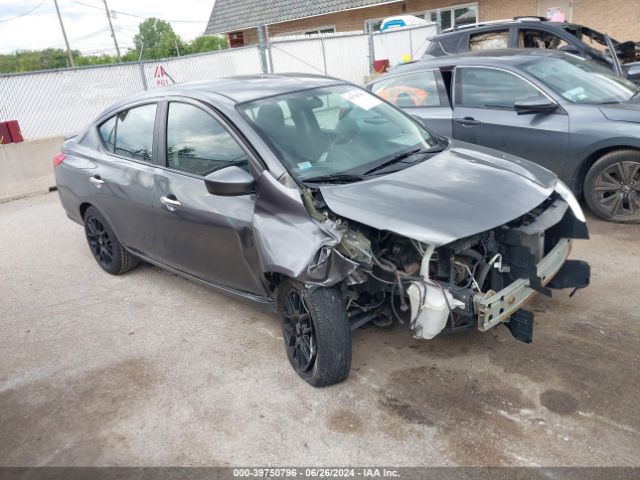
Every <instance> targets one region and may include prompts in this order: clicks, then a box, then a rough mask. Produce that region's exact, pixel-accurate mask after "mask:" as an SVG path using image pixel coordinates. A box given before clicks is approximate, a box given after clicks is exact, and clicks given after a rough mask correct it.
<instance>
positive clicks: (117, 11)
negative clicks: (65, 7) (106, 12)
mask: <svg viewBox="0 0 640 480" xmlns="http://www.w3.org/2000/svg"><path fill="white" fill-rule="evenodd" d="M69 1H70V2H73V3H77V4H78V5H84V6H85V7H90V8H97V9H99V10H102V8H103V7H98V6H97V5H90V4H88V3H84V2H80V1H79V0H69ZM111 13H116V14H118V15H125V16H127V17H135V18H142V19H143V20H146V19H147V18H149V17H148V16H147V17H145V16H143V15H136V14H135V13H127V12H122V11H120V10H113V9H111ZM161 20H164V21H165V22H170V23H203V22H206V20H167V19H161Z"/></svg>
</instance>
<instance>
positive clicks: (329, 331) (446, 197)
mask: <svg viewBox="0 0 640 480" xmlns="http://www.w3.org/2000/svg"><path fill="white" fill-rule="evenodd" d="M54 165H55V175H56V181H57V185H58V191H59V195H60V200H61V202H62V205H63V206H64V208H65V210H66V212H67V215H68V216H69V217H70V218H71V219H72V220H75V221H76V222H78V223H80V224H82V225H83V226H84V228H85V234H86V239H87V242H88V244H89V248H90V250H91V252H92V254H93V256H94V257H95V259H96V261H97V262H98V264H99V265H100V267H102V269H103V270H105V271H106V272H108V273H111V274H121V273H124V272H126V271H128V270H131V269H132V268H134V267H135V266H136V265H137V264H138V262H139V261H140V260H144V261H147V262H149V263H152V264H155V265H158V266H161V267H163V268H166V269H168V270H169V271H172V272H174V273H177V274H180V275H183V276H185V277H188V278H190V279H193V280H196V281H199V282H202V283H205V284H206V285H209V286H212V287H214V288H217V289H219V290H221V291H223V292H226V293H228V294H231V295H234V296H236V297H239V298H242V299H247V300H250V301H252V302H255V303H257V304H261V305H263V306H265V307H267V308H269V309H274V310H277V311H278V312H279V315H280V317H281V321H282V332H283V338H284V343H285V347H286V351H287V355H288V358H289V361H290V362H291V365H292V366H293V368H294V369H295V371H296V372H297V373H298V374H299V375H300V377H302V378H303V379H304V380H306V381H307V382H309V383H310V384H312V385H314V386H325V385H331V384H334V383H337V382H340V381H342V380H344V379H346V378H347V376H348V374H349V369H350V367H351V331H352V330H354V329H356V328H358V327H360V326H362V325H365V324H367V323H369V322H373V323H375V324H377V325H380V326H384V325H389V324H391V323H393V322H399V323H402V324H404V325H406V326H407V328H408V329H410V330H411V331H412V333H413V335H414V336H415V337H416V338H421V339H432V338H434V337H435V336H437V335H439V334H441V333H444V332H449V331H457V330H462V329H468V328H477V329H479V330H480V331H486V330H488V329H490V328H492V327H494V326H496V325H499V324H501V323H503V324H505V325H506V326H507V327H508V328H509V330H510V331H511V332H512V334H513V335H514V336H515V338H517V339H518V340H521V341H524V342H530V341H531V339H532V331H533V314H532V313H530V312H528V311H527V310H524V309H523V308H522V307H523V306H524V305H525V303H526V302H527V301H528V300H529V299H530V298H531V297H532V296H533V295H535V294H536V293H542V294H545V295H550V294H551V290H550V289H552V288H574V289H575V288H581V287H585V286H586V285H588V283H589V276H590V272H589V266H588V265H587V264H586V263H584V262H581V261H577V260H567V257H568V256H569V253H570V250H571V241H572V239H576V238H587V237H588V233H587V227H586V224H585V219H584V216H583V213H582V211H581V209H580V206H579V204H578V202H577V201H576V199H575V197H574V196H573V194H572V193H571V192H570V191H569V189H568V188H567V187H566V186H565V185H564V184H563V183H562V182H560V181H559V180H558V179H557V177H556V176H555V175H554V174H552V173H551V172H549V171H548V170H545V169H544V168H542V167H540V166H537V165H535V164H533V163H530V162H527V161H525V160H522V159H520V158H517V157H513V156H509V155H506V154H503V153H500V152H497V151H495V150H490V149H486V148H482V147H479V146H476V145H471V144H467V143H462V142H457V141H452V140H448V139H446V138H442V137H438V136H435V135H433V134H431V133H429V132H428V131H427V130H425V129H424V127H423V126H422V125H421V124H420V123H419V122H417V121H416V120H414V119H413V118H412V117H410V116H407V115H406V114H405V113H403V112H401V111H400V110H398V109H397V108H395V107H394V106H392V105H390V104H388V103H386V102H384V101H382V100H380V99H379V98H377V97H376V96H374V95H372V94H370V93H369V92H367V91H365V90H363V89H361V88H359V87H356V86H353V85H351V84H348V83H345V82H341V81H339V80H335V79H328V78H324V77H316V76H304V75H291V76H251V77H237V78H230V79H223V80H216V81H211V82H206V83H196V84H185V85H176V86H173V87H170V88H167V89H163V90H156V91H151V92H148V93H145V94H143V95H140V96H138V97H135V98H132V99H129V100H127V101H125V102H121V103H120V104H117V105H115V106H113V107H111V108H109V109H108V110H107V111H105V112H104V113H103V114H102V115H100V117H99V118H97V119H96V121H95V122H94V123H92V124H91V125H90V126H89V127H88V128H87V129H85V130H84V131H83V132H81V133H80V134H78V135H76V136H74V137H72V138H69V139H67V141H66V142H65V143H64V146H63V149H62V152H61V153H60V154H58V155H57V156H56V157H55V159H54Z"/></svg>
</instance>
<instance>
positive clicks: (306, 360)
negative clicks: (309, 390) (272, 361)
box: [282, 288, 317, 372]
mask: <svg viewBox="0 0 640 480" xmlns="http://www.w3.org/2000/svg"><path fill="white" fill-rule="evenodd" d="M282 315H283V319H282V324H283V327H284V337H285V338H284V342H285V345H286V348H287V354H288V356H289V358H291V359H292V363H293V364H294V368H295V369H296V371H297V372H308V371H309V370H310V369H311V368H312V367H313V364H314V362H315V360H316V353H317V342H316V332H315V327H314V325H313V320H312V319H311V313H309V309H308V308H307V306H306V304H305V302H304V299H303V298H302V295H301V294H300V292H299V291H298V290H297V289H295V288H292V289H290V290H289V292H288V293H287V296H286V297H285V299H284V306H283V310H282Z"/></svg>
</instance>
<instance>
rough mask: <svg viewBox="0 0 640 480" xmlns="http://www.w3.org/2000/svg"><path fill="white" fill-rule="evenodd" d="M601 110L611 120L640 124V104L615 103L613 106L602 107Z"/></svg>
mask: <svg viewBox="0 0 640 480" xmlns="http://www.w3.org/2000/svg"><path fill="white" fill-rule="evenodd" d="M599 108H600V111H601V112H602V114H603V115H604V116H605V117H607V119H609V120H614V121H619V122H634V123H640V103H636V102H627V103H615V104H613V105H601V106H600V107H599Z"/></svg>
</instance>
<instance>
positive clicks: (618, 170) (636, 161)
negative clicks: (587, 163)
mask: <svg viewBox="0 0 640 480" xmlns="http://www.w3.org/2000/svg"><path fill="white" fill-rule="evenodd" d="M584 197H585V200H586V201H587V204H588V205H589V207H590V208H591V210H592V211H593V213H595V214H596V215H598V216H599V217H600V218H603V219H604V220H609V221H612V222H621V223H638V222H640V151H638V150H616V151H614V152H610V153H607V154H606V155H604V156H603V157H602V158H600V160H598V161H597V162H596V163H594V164H593V166H592V167H591V169H590V170H589V172H588V173H587V176H586V178H585V182H584Z"/></svg>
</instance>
